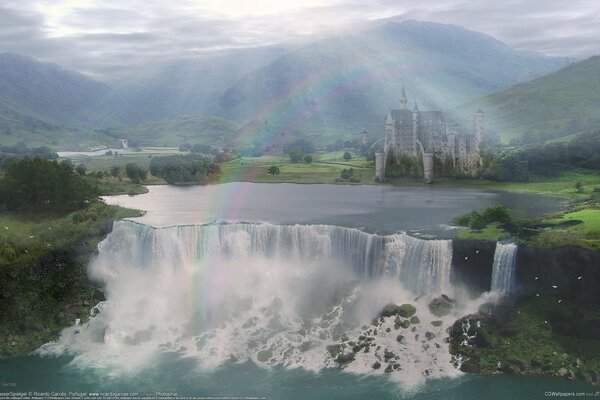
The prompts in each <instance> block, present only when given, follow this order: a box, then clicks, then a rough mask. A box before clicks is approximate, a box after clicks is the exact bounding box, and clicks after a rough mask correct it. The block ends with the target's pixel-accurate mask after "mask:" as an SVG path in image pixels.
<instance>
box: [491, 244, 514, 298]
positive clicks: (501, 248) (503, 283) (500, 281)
mask: <svg viewBox="0 0 600 400" xmlns="http://www.w3.org/2000/svg"><path fill="white" fill-rule="evenodd" d="M517 249H518V246H517V244H516V243H502V242H498V243H497V244H496V251H495V252H494V266H493V267H492V291H497V292H505V293H511V292H513V291H514V288H515V265H516V261H517Z"/></svg>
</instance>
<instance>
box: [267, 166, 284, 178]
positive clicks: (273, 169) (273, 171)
mask: <svg viewBox="0 0 600 400" xmlns="http://www.w3.org/2000/svg"><path fill="white" fill-rule="evenodd" d="M267 173H268V174H269V175H272V176H275V175H279V174H280V173H281V171H279V167H276V166H275V165H273V166H270V167H269V169H268V170H267Z"/></svg>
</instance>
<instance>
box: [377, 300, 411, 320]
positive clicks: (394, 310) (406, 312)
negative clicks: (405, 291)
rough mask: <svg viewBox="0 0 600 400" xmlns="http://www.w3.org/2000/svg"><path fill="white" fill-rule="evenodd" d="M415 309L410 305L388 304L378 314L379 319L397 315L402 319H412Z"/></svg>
mask: <svg viewBox="0 0 600 400" xmlns="http://www.w3.org/2000/svg"><path fill="white" fill-rule="evenodd" d="M415 312H417V309H416V308H415V306H413V305H412V304H402V305H401V306H399V305H397V304H393V303H390V304H388V305H387V306H385V307H383V310H381V313H380V314H379V315H380V316H381V317H393V316H395V315H399V316H401V317H403V318H410V317H412V316H413V315H414V314H415Z"/></svg>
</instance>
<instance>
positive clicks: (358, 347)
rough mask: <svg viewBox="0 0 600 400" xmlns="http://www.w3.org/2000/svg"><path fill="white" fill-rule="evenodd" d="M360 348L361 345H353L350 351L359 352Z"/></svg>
mask: <svg viewBox="0 0 600 400" xmlns="http://www.w3.org/2000/svg"><path fill="white" fill-rule="evenodd" d="M361 349H362V347H361V346H354V347H353V348H352V351H353V352H354V353H358V352H359V351H360V350H361Z"/></svg>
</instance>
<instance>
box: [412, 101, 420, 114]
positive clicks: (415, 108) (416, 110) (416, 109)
mask: <svg viewBox="0 0 600 400" xmlns="http://www.w3.org/2000/svg"><path fill="white" fill-rule="evenodd" d="M418 111H419V106H418V105H417V102H416V101H415V106H414V107H413V112H418Z"/></svg>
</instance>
